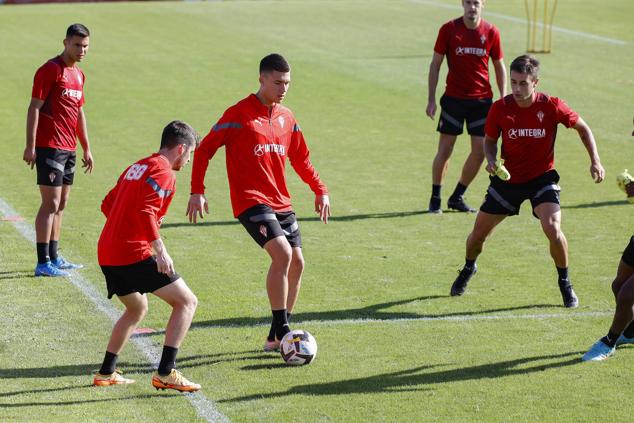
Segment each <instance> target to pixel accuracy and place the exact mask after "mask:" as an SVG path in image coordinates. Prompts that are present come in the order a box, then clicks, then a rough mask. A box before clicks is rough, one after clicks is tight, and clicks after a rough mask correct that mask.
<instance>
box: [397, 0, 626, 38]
mask: <svg viewBox="0 0 634 423" xmlns="http://www.w3.org/2000/svg"><path fill="white" fill-rule="evenodd" d="M408 1H409V2H410V3H416V4H424V5H427V6H434V7H440V8H443V9H451V10H462V8H461V7H460V6H456V5H452V4H445V3H437V2H435V1H431V0H408ZM483 16H484V17H485V18H486V17H487V16H494V17H496V18H499V19H504V20H505V21H509V22H514V23H520V24H524V25H526V23H527V22H526V19H522V18H518V17H515V16H509V15H504V14H502V13H496V12H489V11H488V10H486V11H485V12H484V13H483ZM537 26H539V27H540V28H541V27H543V26H544V25H543V24H542V23H540V22H538V23H537ZM552 28H553V31H557V32H561V33H563V34H568V35H573V36H575V37H582V38H588V39H591V40H595V41H601V42H604V43H608V44H614V45H617V46H624V45H627V42H626V41H623V40H619V39H616V38H610V37H604V36H602V35H596V34H591V33H589V32H583V31H575V30H573V29H566V28H562V27H560V26H556V25H553V27H552Z"/></svg>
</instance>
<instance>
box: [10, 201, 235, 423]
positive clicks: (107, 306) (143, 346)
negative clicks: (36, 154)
mask: <svg viewBox="0 0 634 423" xmlns="http://www.w3.org/2000/svg"><path fill="white" fill-rule="evenodd" d="M0 214H1V215H3V216H6V217H8V216H17V215H18V214H17V213H16V212H15V210H13V208H12V207H11V206H10V205H9V204H8V203H7V202H5V201H4V200H3V199H2V198H0ZM11 224H12V225H13V226H14V227H15V228H16V229H17V230H18V232H19V233H20V234H21V235H22V236H23V237H24V238H26V240H27V241H29V242H31V243H32V244H35V230H34V229H33V227H32V226H31V225H29V224H28V223H26V222H24V221H12V222H11ZM68 279H69V280H70V281H71V283H72V284H73V285H75V287H76V288H77V289H79V290H80V291H81V292H82V293H83V294H84V296H86V297H87V298H88V299H89V300H90V301H91V302H92V303H93V304H94V305H95V306H96V307H97V309H98V310H99V311H101V312H102V313H103V314H105V315H106V316H108V318H109V319H110V320H112V321H113V322H116V321H117V320H118V319H119V316H120V315H121V313H120V312H119V311H118V310H117V309H116V308H114V306H113V305H112V303H111V302H110V301H109V300H108V299H106V298H105V297H104V296H103V295H102V294H101V293H100V292H99V291H98V290H97V289H96V288H95V287H94V286H93V285H92V284H91V283H90V282H88V281H87V280H86V279H85V278H83V277H82V276H81V275H79V274H77V273H71V276H70V277H69V278H68ZM132 341H133V342H134V344H135V345H136V346H137V347H138V348H139V350H140V351H141V352H142V353H143V354H144V355H145V357H146V358H147V359H148V361H149V362H150V363H152V364H153V365H155V366H156V365H157V364H158V362H159V361H160V358H161V347H160V346H158V345H157V344H155V343H154V342H152V341H151V340H150V339H149V338H143V337H133V338H132ZM184 396H185V398H187V399H188V400H189V402H190V403H191V404H192V406H193V407H194V408H195V409H196V412H197V413H198V415H199V416H200V417H202V418H203V419H205V420H207V421H208V422H229V419H228V418H227V417H226V416H225V415H224V414H222V413H221V412H220V411H219V410H218V408H217V407H216V405H215V404H214V402H213V401H211V400H209V399H207V398H206V397H205V396H204V395H203V394H202V393H200V391H199V392H196V393H193V394H184Z"/></svg>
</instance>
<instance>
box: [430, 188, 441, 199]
mask: <svg viewBox="0 0 634 423" xmlns="http://www.w3.org/2000/svg"><path fill="white" fill-rule="evenodd" d="M440 188H442V185H432V186H431V196H432V197H438V198H440Z"/></svg>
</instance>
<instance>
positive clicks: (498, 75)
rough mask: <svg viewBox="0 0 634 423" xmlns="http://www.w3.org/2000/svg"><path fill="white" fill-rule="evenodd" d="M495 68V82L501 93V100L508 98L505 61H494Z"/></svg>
mask: <svg viewBox="0 0 634 423" xmlns="http://www.w3.org/2000/svg"><path fill="white" fill-rule="evenodd" d="M493 68H494V69H495V82H496V84H497V86H498V91H500V98H504V97H506V67H505V66H504V59H500V60H494V61H493Z"/></svg>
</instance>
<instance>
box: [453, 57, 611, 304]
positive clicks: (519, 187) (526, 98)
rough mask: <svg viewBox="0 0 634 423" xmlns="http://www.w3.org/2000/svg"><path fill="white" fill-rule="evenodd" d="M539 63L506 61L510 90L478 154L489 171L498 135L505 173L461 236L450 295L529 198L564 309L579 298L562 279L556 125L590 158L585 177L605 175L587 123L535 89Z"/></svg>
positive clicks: (458, 291)
mask: <svg viewBox="0 0 634 423" xmlns="http://www.w3.org/2000/svg"><path fill="white" fill-rule="evenodd" d="M538 74H539V62H538V61H537V59H535V58H534V57H532V56H530V55H523V56H520V57H518V58H516V59H515V60H513V63H511V89H512V94H511V95H508V96H506V97H504V98H503V99H500V100H498V101H496V102H495V103H493V106H492V107H491V111H490V112H489V115H488V117H487V122H486V129H485V132H486V137H485V140H484V152H485V155H486V160H487V167H486V170H487V171H488V172H489V173H490V174H491V175H495V173H496V171H497V170H498V166H497V164H496V156H497V150H498V147H497V141H498V138H499V137H500V135H501V136H502V154H501V156H502V159H504V160H505V166H506V168H507V169H508V172H509V173H510V175H511V177H510V179H509V180H508V181H502V180H501V179H500V178H499V177H498V176H492V177H491V183H490V185H489V188H488V190H487V194H486V197H485V199H484V203H483V204H482V206H481V207H480V212H479V213H478V215H477V217H476V221H475V224H474V227H473V231H472V232H471V234H470V235H469V237H468V238H467V249H466V250H467V251H466V261H465V265H464V267H463V269H462V270H461V272H460V274H459V275H458V278H457V279H456V280H455V282H454V283H453V285H452V287H451V295H462V294H463V293H464V291H465V289H466V287H467V282H469V279H471V277H472V276H473V275H474V274H475V273H476V271H477V266H476V259H477V258H478V256H479V255H480V253H481V252H482V248H483V246H484V241H485V240H486V239H487V237H488V236H489V235H490V234H491V232H492V231H493V229H494V228H495V227H496V226H497V225H498V224H499V223H500V222H502V221H503V220H504V219H505V218H506V217H507V216H513V215H516V214H518V213H519V210H520V206H521V204H522V203H523V202H524V201H525V200H530V202H531V206H532V207H533V215H534V216H535V217H537V218H538V219H539V221H540V223H541V226H542V229H543V231H544V234H545V235H546V237H547V238H548V241H549V243H550V255H551V256H552V258H553V261H554V262H555V266H556V267H557V273H558V276H559V279H558V282H559V289H560V291H561V295H562V297H563V303H564V306H565V307H577V306H578V305H579V301H578V299H577V296H576V295H575V292H574V290H573V288H572V284H571V283H570V278H569V277H568V242H567V241H566V237H565V236H564V234H563V232H562V231H561V209H560V207H559V192H560V190H561V189H560V187H559V185H557V183H558V182H559V174H557V171H556V170H555V167H554V147H555V136H556V134H557V125H558V124H560V123H561V124H563V125H564V126H565V127H567V128H574V129H575V130H577V132H578V133H579V138H581V142H582V143H583V145H584V146H585V148H586V150H587V151H588V154H589V156H590V162H591V164H590V175H591V176H592V178H593V179H594V181H595V182H597V183H599V182H601V181H602V180H603V178H604V176H605V171H604V170H603V166H601V160H600V158H599V153H598V152H597V147H596V143H595V141H594V136H593V135H592V131H591V130H590V127H589V126H588V125H587V124H586V123H585V122H584V120H583V119H581V117H579V115H578V114H577V113H575V112H574V111H573V110H571V109H570V108H569V107H568V105H567V104H566V103H565V102H564V101H563V100H561V99H559V98H557V97H551V96H549V95H547V94H544V93H540V92H537V91H536V87H537V84H538V82H539V78H538Z"/></svg>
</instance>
